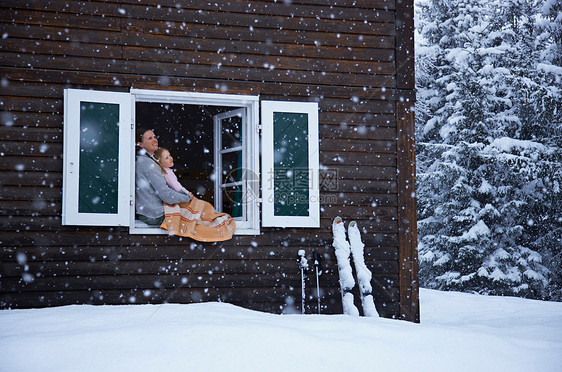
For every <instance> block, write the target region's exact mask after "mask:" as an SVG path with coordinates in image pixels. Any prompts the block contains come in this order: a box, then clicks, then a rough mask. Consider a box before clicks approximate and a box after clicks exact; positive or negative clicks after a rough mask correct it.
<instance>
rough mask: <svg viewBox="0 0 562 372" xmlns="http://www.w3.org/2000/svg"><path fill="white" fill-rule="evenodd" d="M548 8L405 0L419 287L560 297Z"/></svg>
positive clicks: (553, 52)
mask: <svg viewBox="0 0 562 372" xmlns="http://www.w3.org/2000/svg"><path fill="white" fill-rule="evenodd" d="M556 6H558V7H559V5H557V4H554V3H552V2H551V1H549V0H546V1H536V2H528V1H520V0H510V1H505V0H502V1H499V0H495V1H490V0H452V1H443V0H420V1H417V2H416V9H417V13H416V84H417V88H418V101H417V103H416V135H417V143H418V149H417V153H418V157H417V166H418V185H417V190H418V191H417V197H418V220H419V225H418V230H419V252H420V279H421V281H422V285H425V286H428V287H432V288H440V289H454V290H463V291H475V292H479V293H489V294H501V295H511V294H514V295H520V296H526V297H533V298H554V299H556V298H558V299H560V297H561V293H562V292H561V288H562V285H561V283H560V279H561V275H560V274H561V271H562V269H561V267H562V266H561V265H560V247H561V246H562V243H561V231H562V227H561V225H562V218H561V210H562V208H561V204H560V203H561V200H562V193H561V191H560V184H559V183H560V180H561V179H562V178H561V176H562V165H561V159H562V157H561V151H560V145H561V143H560V137H561V136H560V133H561V130H562V124H561V119H560V117H561V115H560V112H561V110H562V106H561V105H562V103H561V102H562V93H561V91H560V78H561V77H562V74H561V73H560V72H559V71H558V70H557V69H561V68H560V67H559V65H558V66H557V65H556V63H559V60H560V55H559V51H558V50H557V49H556V48H555V47H553V45H554V46H556V44H557V43H560V40H559V39H560V37H559V36H560V29H559V28H557V27H555V26H554V24H555V23H556V22H554V21H553V19H552V17H553V14H558V13H556V12H554V11H553V10H552V8H553V7H556ZM557 16H558V17H560V15H557ZM549 17H550V18H549ZM557 53H558V54H557ZM561 70H562V69H561ZM545 228H546V229H547V230H545ZM557 260H558V264H556V262H557Z"/></svg>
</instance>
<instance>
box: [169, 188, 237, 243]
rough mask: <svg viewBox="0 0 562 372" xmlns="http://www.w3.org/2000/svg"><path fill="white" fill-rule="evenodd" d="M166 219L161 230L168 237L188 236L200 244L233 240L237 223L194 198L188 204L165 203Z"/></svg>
mask: <svg viewBox="0 0 562 372" xmlns="http://www.w3.org/2000/svg"><path fill="white" fill-rule="evenodd" d="M164 213H165V215H166V216H165V218H164V222H162V225H160V228H161V229H164V230H168V235H178V236H186V237H189V238H192V239H195V240H197V241H200V242H220V241H224V240H228V239H231V238H232V235H233V234H234V230H236V222H235V221H234V219H233V218H232V217H230V215H228V214H226V213H219V212H217V211H216V210H215V208H213V206H212V205H211V203H208V202H206V201H203V200H201V199H197V198H195V197H194V198H193V199H191V201H189V202H187V203H179V204H166V203H164Z"/></svg>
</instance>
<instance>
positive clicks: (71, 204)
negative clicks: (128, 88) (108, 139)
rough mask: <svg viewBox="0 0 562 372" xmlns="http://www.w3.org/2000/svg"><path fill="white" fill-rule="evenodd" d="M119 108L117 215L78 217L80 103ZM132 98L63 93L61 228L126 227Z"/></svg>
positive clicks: (77, 91)
mask: <svg viewBox="0 0 562 372" xmlns="http://www.w3.org/2000/svg"><path fill="white" fill-rule="evenodd" d="M83 101H84V102H95V103H107V104H118V105H119V161H118V189H117V213H114V214H113V213H83V212H82V213H81V212H79V211H78V206H79V202H78V195H79V190H78V189H79V176H80V175H79V170H80V102H83ZM131 106H132V105H131V96H130V94H129V93H122V92H101V91H92V90H81V89H65V90H64V125H63V128H64V138H65V141H64V147H63V159H64V161H63V193H62V224H63V225H86V226H107V225H111V226H129V200H130V197H129V195H130V191H129V190H130V184H131V178H130V177H129V168H130V166H131V161H132V159H133V158H132V157H131V153H130V149H131V146H132V143H131V141H132V124H131V123H132V112H131Z"/></svg>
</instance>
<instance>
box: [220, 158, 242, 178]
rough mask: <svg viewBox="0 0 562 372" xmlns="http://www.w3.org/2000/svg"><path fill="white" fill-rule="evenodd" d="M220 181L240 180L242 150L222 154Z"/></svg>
mask: <svg viewBox="0 0 562 372" xmlns="http://www.w3.org/2000/svg"><path fill="white" fill-rule="evenodd" d="M221 156H222V183H223V184H225V183H232V182H238V181H241V180H242V171H243V169H242V151H233V152H227V153H225V154H222V155H221Z"/></svg>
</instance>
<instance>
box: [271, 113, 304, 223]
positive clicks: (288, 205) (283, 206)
mask: <svg viewBox="0 0 562 372" xmlns="http://www.w3.org/2000/svg"><path fill="white" fill-rule="evenodd" d="M273 150H274V153H273V157H274V159H273V164H274V165H273V177H274V182H273V190H274V214H275V215H277V216H308V215H309V166H308V114H305V113H289V112H274V113H273Z"/></svg>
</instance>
